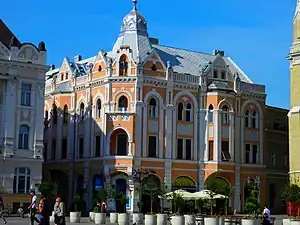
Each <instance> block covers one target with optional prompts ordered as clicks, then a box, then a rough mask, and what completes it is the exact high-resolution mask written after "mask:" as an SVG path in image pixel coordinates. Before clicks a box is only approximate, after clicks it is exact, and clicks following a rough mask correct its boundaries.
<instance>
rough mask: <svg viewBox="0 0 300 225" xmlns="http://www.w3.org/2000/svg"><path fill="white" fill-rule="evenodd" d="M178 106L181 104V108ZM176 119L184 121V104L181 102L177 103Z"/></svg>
mask: <svg viewBox="0 0 300 225" xmlns="http://www.w3.org/2000/svg"><path fill="white" fill-rule="evenodd" d="M179 106H182V109H180V108H179ZM177 121H181V122H182V121H184V104H183V103H182V102H178V104H177Z"/></svg>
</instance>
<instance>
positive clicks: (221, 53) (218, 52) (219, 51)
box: [213, 50, 225, 56]
mask: <svg viewBox="0 0 300 225" xmlns="http://www.w3.org/2000/svg"><path fill="white" fill-rule="evenodd" d="M213 55H216V56H217V55H220V56H224V55H225V52H224V51H222V50H213Z"/></svg>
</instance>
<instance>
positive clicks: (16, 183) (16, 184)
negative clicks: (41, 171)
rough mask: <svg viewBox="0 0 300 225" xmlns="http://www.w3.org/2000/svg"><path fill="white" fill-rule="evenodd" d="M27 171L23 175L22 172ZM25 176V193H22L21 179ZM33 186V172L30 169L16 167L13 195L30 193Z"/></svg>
mask: <svg viewBox="0 0 300 225" xmlns="http://www.w3.org/2000/svg"><path fill="white" fill-rule="evenodd" d="M21 169H25V172H24V173H21V172H20V170H21ZM21 176H24V181H23V182H24V191H23V192H21V191H20V189H19V183H20V177H21ZM30 184H31V170H30V168H28V167H16V168H15V171H14V179H13V193H14V194H27V193H29V191H30Z"/></svg>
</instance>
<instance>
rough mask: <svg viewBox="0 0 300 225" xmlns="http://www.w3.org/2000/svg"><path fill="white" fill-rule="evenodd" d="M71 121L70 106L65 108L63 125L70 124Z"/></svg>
mask: <svg viewBox="0 0 300 225" xmlns="http://www.w3.org/2000/svg"><path fill="white" fill-rule="evenodd" d="M68 121H69V114H68V106H67V105H65V106H64V114H63V123H64V124H68Z"/></svg>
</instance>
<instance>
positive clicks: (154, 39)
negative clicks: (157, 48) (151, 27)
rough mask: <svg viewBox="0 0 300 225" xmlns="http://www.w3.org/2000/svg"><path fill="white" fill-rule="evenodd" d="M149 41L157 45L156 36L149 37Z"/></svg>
mask: <svg viewBox="0 0 300 225" xmlns="http://www.w3.org/2000/svg"><path fill="white" fill-rule="evenodd" d="M149 41H150V44H151V45H159V40H158V38H153V37H149Z"/></svg>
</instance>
